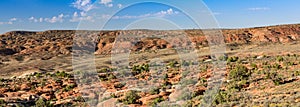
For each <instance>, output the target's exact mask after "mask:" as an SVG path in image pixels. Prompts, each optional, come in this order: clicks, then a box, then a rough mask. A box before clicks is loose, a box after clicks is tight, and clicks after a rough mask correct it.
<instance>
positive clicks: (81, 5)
mask: <svg viewBox="0 0 300 107" xmlns="http://www.w3.org/2000/svg"><path fill="white" fill-rule="evenodd" d="M72 6H73V7H75V8H76V9H79V10H82V11H89V10H91V9H93V4H92V2H91V0H76V1H75V2H73V3H72Z"/></svg>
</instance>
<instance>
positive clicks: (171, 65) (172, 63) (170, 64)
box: [168, 61, 179, 68]
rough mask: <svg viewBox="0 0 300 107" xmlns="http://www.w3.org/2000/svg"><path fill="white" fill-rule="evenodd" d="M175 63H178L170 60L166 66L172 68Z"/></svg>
mask: <svg viewBox="0 0 300 107" xmlns="http://www.w3.org/2000/svg"><path fill="white" fill-rule="evenodd" d="M176 64H179V63H178V62H177V61H171V62H170V63H169V64H168V66H170V67H171V68H174V67H175V65H176Z"/></svg>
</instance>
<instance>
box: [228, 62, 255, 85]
mask: <svg viewBox="0 0 300 107" xmlns="http://www.w3.org/2000/svg"><path fill="white" fill-rule="evenodd" d="M250 75H251V72H250V70H248V68H247V67H245V66H243V65H237V66H236V67H235V68H234V69H232V70H230V73H229V79H233V80H236V81H241V80H244V79H248V78H249V76H250Z"/></svg>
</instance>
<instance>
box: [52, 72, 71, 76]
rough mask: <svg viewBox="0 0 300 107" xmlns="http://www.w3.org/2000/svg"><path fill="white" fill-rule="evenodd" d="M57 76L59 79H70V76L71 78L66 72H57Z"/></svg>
mask: <svg viewBox="0 0 300 107" xmlns="http://www.w3.org/2000/svg"><path fill="white" fill-rule="evenodd" d="M55 75H56V76H57V77H70V76H71V75H70V74H67V73H66V72H65V71H62V72H59V71H57V72H56V73H55Z"/></svg>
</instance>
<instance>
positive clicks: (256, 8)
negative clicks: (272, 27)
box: [248, 7, 270, 11]
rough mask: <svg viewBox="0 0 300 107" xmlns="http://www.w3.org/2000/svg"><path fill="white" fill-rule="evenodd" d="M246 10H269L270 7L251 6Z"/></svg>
mask: <svg viewBox="0 0 300 107" xmlns="http://www.w3.org/2000/svg"><path fill="white" fill-rule="evenodd" d="M248 10H250V11H264V10H270V8H268V7H252V8H248Z"/></svg>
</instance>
